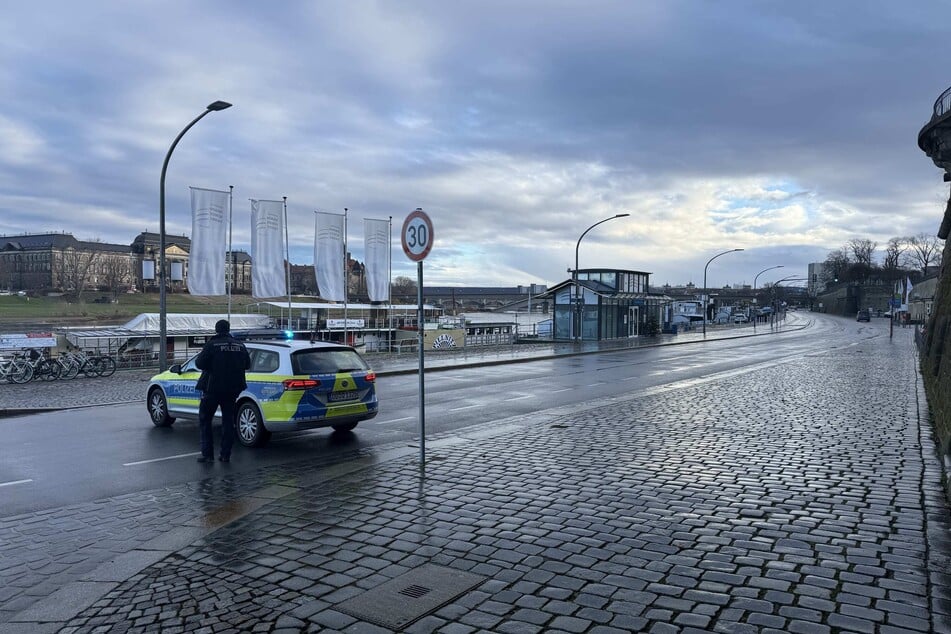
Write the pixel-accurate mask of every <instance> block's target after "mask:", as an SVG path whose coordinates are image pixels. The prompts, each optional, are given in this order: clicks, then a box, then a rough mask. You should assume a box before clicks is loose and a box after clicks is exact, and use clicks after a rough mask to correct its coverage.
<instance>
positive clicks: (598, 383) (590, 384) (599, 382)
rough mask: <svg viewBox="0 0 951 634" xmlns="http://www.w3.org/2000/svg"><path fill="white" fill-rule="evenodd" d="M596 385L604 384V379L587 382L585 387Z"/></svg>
mask: <svg viewBox="0 0 951 634" xmlns="http://www.w3.org/2000/svg"><path fill="white" fill-rule="evenodd" d="M596 385H604V381H598V382H597V383H588V384H587V385H585V387H594V386H596Z"/></svg>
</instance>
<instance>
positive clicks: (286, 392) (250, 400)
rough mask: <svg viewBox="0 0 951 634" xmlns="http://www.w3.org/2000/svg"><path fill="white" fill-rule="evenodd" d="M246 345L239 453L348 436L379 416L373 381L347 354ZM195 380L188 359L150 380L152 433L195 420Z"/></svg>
mask: <svg viewBox="0 0 951 634" xmlns="http://www.w3.org/2000/svg"><path fill="white" fill-rule="evenodd" d="M245 345H246V346H247V348H248V353H249V354H250V356H251V368H250V369H249V370H248V371H247V383H248V389H246V390H245V391H243V392H241V394H240V395H239V396H238V407H237V414H236V419H237V420H236V424H235V429H236V432H237V439H238V442H240V443H241V444H242V445H244V446H246V447H260V446H263V445H265V444H266V443H267V441H268V440H269V439H270V437H271V433H272V432H283V431H297V430H302V429H313V428H317V427H332V428H333V429H334V431H350V430H352V429H353V428H354V427H356V426H357V423H359V422H360V421H364V420H369V419H371V418H373V417H374V416H376V415H377V411H378V403H377V398H376V387H375V381H376V373H375V372H374V371H373V370H371V369H370V366H369V365H367V362H366V361H365V360H364V359H363V357H361V356H360V354H359V353H358V352H357V351H356V350H355V349H353V348H352V347H350V346H344V345H340V344H335V343H328V342H315V343H310V342H307V341H248V342H245ZM196 356H197V355H196ZM199 376H201V370H199V369H198V368H197V367H196V366H195V357H192V358H191V359H189V360H188V361H187V362H186V363H184V364H175V365H173V366H172V367H171V368H169V369H168V371H166V372H162V373H161V374H157V375H155V376H153V377H152V378H151V380H150V381H149V386H148V389H147V391H146V405H147V407H148V411H149V416H150V417H151V419H152V423H153V424H154V425H155V426H156V427H168V426H170V425H171V424H172V423H174V422H175V419H176V418H184V419H189V420H198V403H199V401H200V400H201V393H200V392H199V391H198V390H196V389H195V384H196V383H197V382H198V377H199ZM220 415H221V414H220V411H219V412H218V413H217V414H216V419H217V418H220Z"/></svg>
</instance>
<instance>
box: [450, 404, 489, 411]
mask: <svg viewBox="0 0 951 634" xmlns="http://www.w3.org/2000/svg"><path fill="white" fill-rule="evenodd" d="M473 407H485V406H484V405H465V406H463V407H450V408H449V411H450V412H458V411H459V410H461V409H472V408H473Z"/></svg>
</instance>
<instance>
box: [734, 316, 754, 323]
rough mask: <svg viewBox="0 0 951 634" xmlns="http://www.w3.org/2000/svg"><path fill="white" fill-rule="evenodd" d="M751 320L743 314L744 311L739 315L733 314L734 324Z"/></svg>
mask: <svg viewBox="0 0 951 634" xmlns="http://www.w3.org/2000/svg"><path fill="white" fill-rule="evenodd" d="M749 320H750V318H749V317H747V316H746V315H743V314H742V313H741V314H739V315H733V323H734V324H745V323H747V322H749Z"/></svg>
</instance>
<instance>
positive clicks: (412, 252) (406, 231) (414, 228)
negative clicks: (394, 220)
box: [402, 207, 433, 262]
mask: <svg viewBox="0 0 951 634" xmlns="http://www.w3.org/2000/svg"><path fill="white" fill-rule="evenodd" d="M402 242H403V253H405V254H406V257H408V258H409V259H410V260H412V261H413V262H422V261H423V260H424V259H426V256H427V255H429V251H430V249H432V248H433V222H432V220H430V219H429V216H427V215H426V212H425V211H423V210H422V209H420V208H419V207H417V208H416V211H414V212H412V213H410V215H408V216H406V220H404V221H403V237H402Z"/></svg>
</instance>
